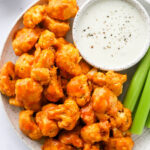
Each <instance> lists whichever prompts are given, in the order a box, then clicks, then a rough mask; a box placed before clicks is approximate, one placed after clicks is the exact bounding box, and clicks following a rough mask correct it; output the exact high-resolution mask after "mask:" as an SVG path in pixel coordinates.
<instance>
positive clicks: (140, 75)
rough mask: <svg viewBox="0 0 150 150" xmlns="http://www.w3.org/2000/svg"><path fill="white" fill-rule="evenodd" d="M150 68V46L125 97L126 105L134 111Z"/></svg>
mask: <svg viewBox="0 0 150 150" xmlns="http://www.w3.org/2000/svg"><path fill="white" fill-rule="evenodd" d="M149 68H150V48H149V50H148V52H147V54H146V55H145V57H144V58H143V60H142V61H141V63H140V64H139V66H138V68H137V70H136V72H135V74H134V76H133V78H132V80H131V83H130V86H129V89H128V91H127V95H126V97H125V99H124V102H123V104H124V106H125V107H126V108H128V109H130V110H131V111H132V112H133V111H134V108H135V106H136V103H137V102H138V99H139V96H140V94H141V92H142V89H143V86H144V83H145V80H146V77H147V74H148V71H149Z"/></svg>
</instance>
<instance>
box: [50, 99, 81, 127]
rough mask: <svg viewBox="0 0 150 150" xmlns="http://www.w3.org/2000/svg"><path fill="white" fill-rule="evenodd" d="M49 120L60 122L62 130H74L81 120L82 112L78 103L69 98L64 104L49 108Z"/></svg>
mask: <svg viewBox="0 0 150 150" xmlns="http://www.w3.org/2000/svg"><path fill="white" fill-rule="evenodd" d="M48 118H49V119H54V120H56V121H58V126H59V128H61V129H65V130H72V129H73V128H74V127H75V126H76V124H77V121H78V120H79V118H80V112H79V108H78V105H77V104H76V102H75V101H74V100H73V99H71V98H68V99H66V100H65V102H64V104H60V105H55V107H51V106H50V107H49V110H48Z"/></svg>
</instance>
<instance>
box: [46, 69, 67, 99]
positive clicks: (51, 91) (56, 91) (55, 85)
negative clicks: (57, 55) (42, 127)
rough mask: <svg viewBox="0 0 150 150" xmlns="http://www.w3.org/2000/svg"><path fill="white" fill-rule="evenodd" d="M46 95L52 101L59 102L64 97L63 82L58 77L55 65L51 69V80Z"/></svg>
mask: <svg viewBox="0 0 150 150" xmlns="http://www.w3.org/2000/svg"><path fill="white" fill-rule="evenodd" d="M44 95H45V97H46V98H47V99H48V100H49V101H50V102H57V101H58V100H59V99H61V98H63V97H64V93H63V89H62V87H61V82H60V80H59V79H58V77H57V68H55V67H54V68H52V69H51V70H50V82H49V85H48V87H47V88H46V89H45V90H44Z"/></svg>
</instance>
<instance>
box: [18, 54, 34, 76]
mask: <svg viewBox="0 0 150 150" xmlns="http://www.w3.org/2000/svg"><path fill="white" fill-rule="evenodd" d="M33 61H34V57H33V56H32V55H29V54H27V53H24V54H23V55H21V56H20V57H19V58H18V60H17V61H16V64H15V73H16V75H17V76H18V77H19V78H28V77H30V75H31V69H32V64H33Z"/></svg>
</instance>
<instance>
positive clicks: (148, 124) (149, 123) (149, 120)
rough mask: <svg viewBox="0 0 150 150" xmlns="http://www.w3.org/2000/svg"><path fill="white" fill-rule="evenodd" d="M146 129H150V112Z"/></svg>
mask: <svg viewBox="0 0 150 150" xmlns="http://www.w3.org/2000/svg"><path fill="white" fill-rule="evenodd" d="M146 127H147V128H150V112H149V115H148V118H147V121H146Z"/></svg>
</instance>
